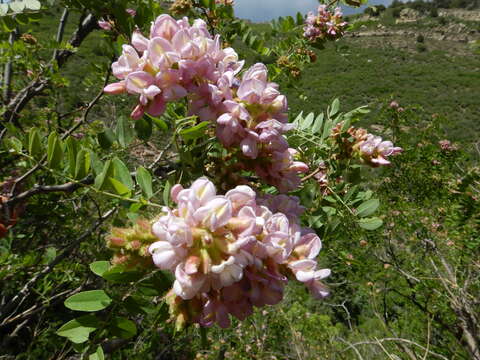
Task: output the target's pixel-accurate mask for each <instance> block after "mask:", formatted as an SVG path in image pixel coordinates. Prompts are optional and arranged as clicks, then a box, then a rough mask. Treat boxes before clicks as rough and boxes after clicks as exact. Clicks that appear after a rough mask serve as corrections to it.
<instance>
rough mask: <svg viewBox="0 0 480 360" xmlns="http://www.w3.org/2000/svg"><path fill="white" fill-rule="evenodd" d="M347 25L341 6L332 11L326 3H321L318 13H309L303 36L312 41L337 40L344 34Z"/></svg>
mask: <svg viewBox="0 0 480 360" xmlns="http://www.w3.org/2000/svg"><path fill="white" fill-rule="evenodd" d="M346 26H347V22H346V21H344V20H343V14H342V11H341V9H340V8H338V7H337V8H335V10H334V11H333V12H332V11H330V10H329V9H328V8H327V6H326V5H320V6H319V7H318V11H317V14H314V13H313V12H309V13H308V15H307V18H306V19H305V26H304V28H303V31H304V33H303V36H304V37H305V38H307V39H308V40H309V41H312V42H315V41H325V40H336V39H338V38H341V37H342V36H343V34H344V32H345V28H346Z"/></svg>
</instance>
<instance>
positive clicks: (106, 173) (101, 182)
mask: <svg viewBox="0 0 480 360" xmlns="http://www.w3.org/2000/svg"><path fill="white" fill-rule="evenodd" d="M113 174H114V171H113V166H112V160H107V162H106V163H105V165H104V166H103V170H102V172H101V173H100V174H99V175H97V177H96V178H95V184H94V186H95V188H97V189H98V190H104V189H107V188H108V185H109V183H108V182H107V179H108V178H110V177H113Z"/></svg>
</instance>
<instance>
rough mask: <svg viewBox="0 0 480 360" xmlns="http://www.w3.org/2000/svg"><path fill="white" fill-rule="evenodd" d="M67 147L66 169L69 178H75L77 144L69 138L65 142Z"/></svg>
mask: <svg viewBox="0 0 480 360" xmlns="http://www.w3.org/2000/svg"><path fill="white" fill-rule="evenodd" d="M65 143H66V145H67V155H68V169H69V172H70V176H72V177H75V168H76V163H77V154H78V142H77V141H76V140H75V139H74V138H73V137H71V136H69V137H68V138H67V140H66V141H65Z"/></svg>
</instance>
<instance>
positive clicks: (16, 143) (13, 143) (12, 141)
mask: <svg viewBox="0 0 480 360" xmlns="http://www.w3.org/2000/svg"><path fill="white" fill-rule="evenodd" d="M7 143H8V145H7V146H9V147H10V148H11V149H13V150H14V151H15V152H16V153H21V152H22V149H23V144H22V142H21V141H20V140H18V139H17V138H16V137H15V136H12V137H11V138H9V139H8V141H7Z"/></svg>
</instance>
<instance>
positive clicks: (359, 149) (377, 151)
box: [332, 123, 403, 167]
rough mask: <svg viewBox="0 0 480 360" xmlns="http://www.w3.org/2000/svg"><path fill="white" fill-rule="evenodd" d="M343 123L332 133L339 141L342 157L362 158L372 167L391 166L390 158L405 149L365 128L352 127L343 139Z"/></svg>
mask: <svg viewBox="0 0 480 360" xmlns="http://www.w3.org/2000/svg"><path fill="white" fill-rule="evenodd" d="M342 126H343V123H340V124H338V125H337V126H336V127H335V128H334V129H333V131H332V137H333V138H334V139H336V140H337V142H338V143H339V145H340V146H341V148H342V153H341V156H343V157H345V158H352V157H355V156H358V157H360V158H361V159H362V160H363V161H364V162H365V163H366V164H368V165H370V166H372V167H379V166H382V165H390V161H389V160H388V157H390V156H394V155H398V154H400V153H401V152H402V151H403V149H402V148H401V147H398V146H394V145H393V143H392V142H391V141H384V140H383V139H382V138H381V137H380V136H375V135H373V134H370V133H368V132H367V130H365V129H363V128H355V127H353V126H351V127H350V128H349V129H348V130H347V131H346V135H347V136H343V137H342V133H341V128H342Z"/></svg>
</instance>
